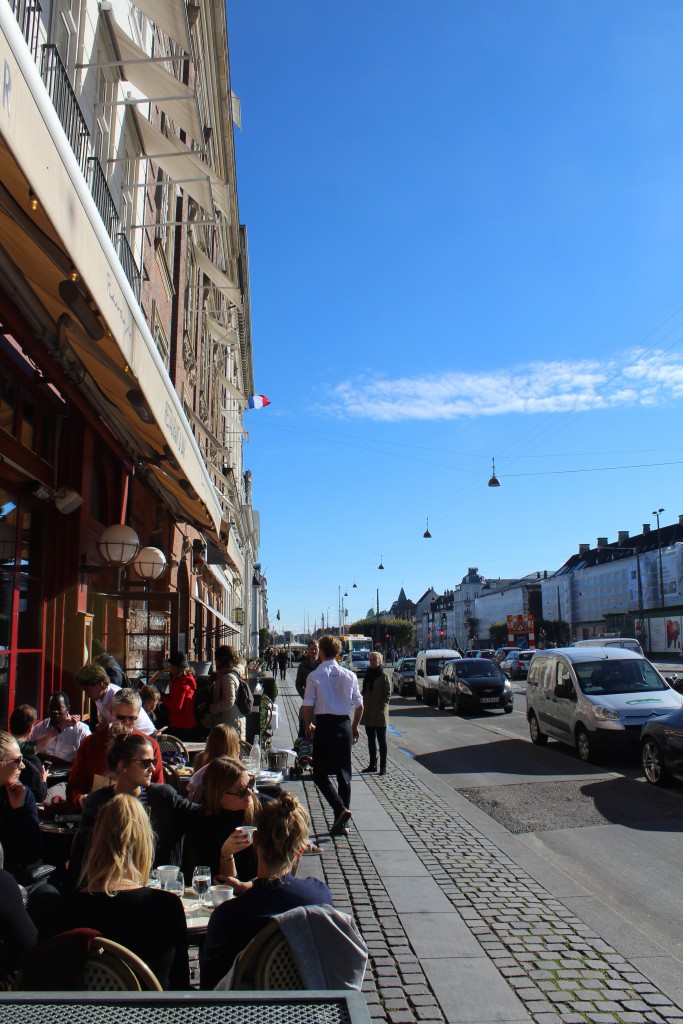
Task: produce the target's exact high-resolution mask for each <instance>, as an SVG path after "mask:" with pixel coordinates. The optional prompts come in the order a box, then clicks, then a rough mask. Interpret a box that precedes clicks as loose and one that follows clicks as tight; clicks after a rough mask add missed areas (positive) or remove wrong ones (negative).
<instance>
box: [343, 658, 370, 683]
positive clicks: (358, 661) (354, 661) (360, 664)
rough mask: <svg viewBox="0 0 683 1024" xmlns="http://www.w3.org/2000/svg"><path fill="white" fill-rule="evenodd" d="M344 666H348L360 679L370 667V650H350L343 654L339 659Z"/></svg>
mask: <svg viewBox="0 0 683 1024" xmlns="http://www.w3.org/2000/svg"><path fill="white" fill-rule="evenodd" d="M341 663H342V665H343V666H344V668H350V669H351V671H352V672H355V673H356V675H357V676H358V678H359V679H362V678H363V676H364V675H365V673H366V672H367V670H368V669H369V668H370V651H351V653H350V654H345V655H344V657H343V658H342V661H341Z"/></svg>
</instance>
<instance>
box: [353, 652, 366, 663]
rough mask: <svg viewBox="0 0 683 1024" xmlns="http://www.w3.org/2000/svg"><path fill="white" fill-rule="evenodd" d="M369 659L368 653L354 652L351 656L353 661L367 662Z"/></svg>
mask: <svg viewBox="0 0 683 1024" xmlns="http://www.w3.org/2000/svg"><path fill="white" fill-rule="evenodd" d="M369 657H370V654H369V652H368V651H354V652H353V654H352V655H351V658H352V660H353V661H367V660H368V658H369Z"/></svg>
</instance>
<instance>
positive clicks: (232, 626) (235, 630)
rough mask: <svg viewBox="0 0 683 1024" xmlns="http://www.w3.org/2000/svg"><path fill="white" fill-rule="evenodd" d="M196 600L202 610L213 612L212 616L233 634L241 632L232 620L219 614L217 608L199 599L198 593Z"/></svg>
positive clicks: (195, 596)
mask: <svg viewBox="0 0 683 1024" xmlns="http://www.w3.org/2000/svg"><path fill="white" fill-rule="evenodd" d="M196 586H197V581H196V580H195V588H196ZM194 599H195V601H196V602H197V604H200V605H201V606H202V608H206V610H207V611H208V612H211V614H212V615H215V616H216V618H217V619H218V621H219V622H222V623H223V624H224V625H225V626H227V627H228V629H229V630H230V631H231V632H232V633H239V632H240V627H239V626H236V625H235V623H234V622H231V621H230V619H228V618H227V617H226V616H225V615H223V612H219V611H218V609H217V608H214V607H213V605H210V604H207V602H206V601H202V599H201V597H199V595H198V594H197V593H195V595H194Z"/></svg>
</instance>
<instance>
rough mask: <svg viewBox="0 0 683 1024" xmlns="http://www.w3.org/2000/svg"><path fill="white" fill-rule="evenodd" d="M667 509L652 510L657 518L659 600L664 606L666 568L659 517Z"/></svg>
mask: <svg viewBox="0 0 683 1024" xmlns="http://www.w3.org/2000/svg"><path fill="white" fill-rule="evenodd" d="M664 511H665V510H664V509H663V508H656V509H654V511H653V512H652V515H653V516H655V517H656V519H657V549H658V551H659V602H660V604H661V606H662V608H663V607H664V570H663V569H662V542H661V540H660V535H659V517H660V515H661V513H662V512H664Z"/></svg>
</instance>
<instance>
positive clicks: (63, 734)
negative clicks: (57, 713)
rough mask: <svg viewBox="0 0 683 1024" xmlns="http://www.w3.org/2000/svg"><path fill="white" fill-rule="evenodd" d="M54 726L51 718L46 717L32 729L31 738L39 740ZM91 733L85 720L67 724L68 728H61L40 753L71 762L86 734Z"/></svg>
mask: <svg viewBox="0 0 683 1024" xmlns="http://www.w3.org/2000/svg"><path fill="white" fill-rule="evenodd" d="M52 728H53V725H52V722H51V721H50V719H49V718H44V719H43V720H42V722H36V724H35V725H34V726H33V728H32V729H31V735H30V736H29V739H30V740H33V741H37V740H40V739H42V738H43V736H46V735H47V734H48V733H49V732H50V731H51V730H52ZM89 735H90V729H89V728H88V726H87V725H86V724H85V722H76V724H75V725H67V727H66V729H61V730H60V731H59V732H58V733H57V735H56V736H53V737H52V739H51V740H50V742H49V743H48V744H47V746H45V747H43V748H42V750H41V751H40V753H41V754H42V755H43V756H45V755H47V754H52V756H53V757H58V758H59V759H60V760H61V761H68V762H69V764H71V763H72V762H73V759H74V757H75V756H76V751H77V750H78V748H79V747H80V745H81V743H82V742H83V740H84V739H85V737H86V736H89Z"/></svg>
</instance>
